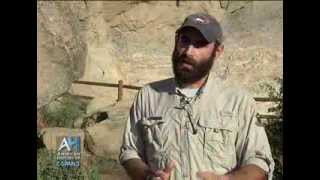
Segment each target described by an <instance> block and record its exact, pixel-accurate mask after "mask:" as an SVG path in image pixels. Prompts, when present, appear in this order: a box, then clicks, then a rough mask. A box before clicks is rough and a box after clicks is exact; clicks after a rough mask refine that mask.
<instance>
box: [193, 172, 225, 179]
mask: <svg viewBox="0 0 320 180" xmlns="http://www.w3.org/2000/svg"><path fill="white" fill-rule="evenodd" d="M197 176H198V177H199V179H200V180H229V177H228V176H219V175H216V174H214V173H213V172H211V171H199V172H198V173H197Z"/></svg>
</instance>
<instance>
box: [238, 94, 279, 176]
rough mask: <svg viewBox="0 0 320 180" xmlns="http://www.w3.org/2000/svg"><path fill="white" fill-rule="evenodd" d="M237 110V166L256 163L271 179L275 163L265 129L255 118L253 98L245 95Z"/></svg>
mask: <svg viewBox="0 0 320 180" xmlns="http://www.w3.org/2000/svg"><path fill="white" fill-rule="evenodd" d="M239 111H240V112H239V119H238V122H239V132H238V137H237V142H236V148H237V149H236V150H237V158H238V160H239V161H238V162H240V163H239V166H240V167H241V166H244V165H249V164H253V165H256V166H258V167H260V168H261V169H263V170H264V171H265V172H266V173H267V175H268V179H269V180H272V176H273V170H274V165H275V164H274V160H273V158H272V154H271V149H270V144H269V141H268V137H267V135H266V132H265V129H264V127H263V126H262V125H260V124H259V123H258V121H257V118H256V108H255V101H254V99H253V98H252V97H251V96H249V95H246V96H245V98H243V100H242V102H241V107H240V109H239Z"/></svg>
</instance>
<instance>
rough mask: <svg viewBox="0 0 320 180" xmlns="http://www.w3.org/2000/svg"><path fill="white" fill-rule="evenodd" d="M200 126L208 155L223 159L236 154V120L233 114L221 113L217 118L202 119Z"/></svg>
mask: <svg viewBox="0 0 320 180" xmlns="http://www.w3.org/2000/svg"><path fill="white" fill-rule="evenodd" d="M199 126H200V127H201V128H202V133H203V136H202V142H203V145H204V147H205V150H206V151H207V153H208V154H210V155H217V156H220V157H223V156H224V155H230V154H232V153H235V145H234V142H235V135H236V119H235V115H234V114H233V113H231V112H230V113H229V112H220V113H219V114H218V115H217V116H210V115H208V116H207V117H203V118H200V119H199Z"/></svg>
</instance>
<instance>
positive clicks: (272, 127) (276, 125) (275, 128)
mask: <svg viewBox="0 0 320 180" xmlns="http://www.w3.org/2000/svg"><path fill="white" fill-rule="evenodd" d="M276 81H277V83H278V85H279V87H278V88H276V87H274V86H272V85H270V84H263V85H262V87H263V88H264V89H265V90H266V91H267V92H268V96H269V97H270V98H279V99H281V101H278V102H276V103H275V105H274V106H273V107H271V108H269V109H268V112H273V113H274V114H275V115H277V116H278V117H280V118H278V119H272V121H269V122H268V124H267V125H265V130H266V133H267V136H268V139H269V143H270V146H271V151H272V156H273V159H274V161H275V169H274V172H273V180H280V179H283V147H282V146H283V121H282V113H283V110H282V108H283V103H282V102H283V101H282V98H283V80H282V79H280V78H279V79H277V80H276Z"/></svg>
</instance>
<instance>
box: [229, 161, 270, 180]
mask: <svg viewBox="0 0 320 180" xmlns="http://www.w3.org/2000/svg"><path fill="white" fill-rule="evenodd" d="M227 176H229V179H230V180H267V179H268V178H267V175H266V172H265V171H264V170H263V169H261V168H260V167H258V166H256V165H251V164H250V165H246V166H243V167H240V168H239V169H237V170H234V171H232V172H230V173H228V174H227Z"/></svg>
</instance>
